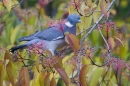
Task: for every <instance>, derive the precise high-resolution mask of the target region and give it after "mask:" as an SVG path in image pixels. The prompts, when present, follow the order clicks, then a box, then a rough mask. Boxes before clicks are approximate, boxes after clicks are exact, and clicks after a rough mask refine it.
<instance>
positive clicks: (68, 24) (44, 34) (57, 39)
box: [10, 14, 81, 56]
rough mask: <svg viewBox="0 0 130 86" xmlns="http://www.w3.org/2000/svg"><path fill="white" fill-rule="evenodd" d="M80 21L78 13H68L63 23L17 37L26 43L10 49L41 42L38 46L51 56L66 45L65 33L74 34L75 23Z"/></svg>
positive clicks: (12, 50) (13, 50) (14, 49)
mask: <svg viewBox="0 0 130 86" xmlns="http://www.w3.org/2000/svg"><path fill="white" fill-rule="evenodd" d="M80 22H81V19H80V16H79V15H78V14H70V15H68V17H67V18H66V21H65V22H64V23H63V24H57V25H55V26H51V27H48V28H47V29H44V30H42V31H38V32H35V33H34V34H31V35H29V36H25V37H22V38H19V39H18V40H19V42H21V41H26V43H24V44H21V45H18V46H15V47H12V48H11V49H10V51H11V52H12V53H14V52H15V51H16V50H18V49H23V48H27V47H29V46H33V44H41V43H42V45H40V48H44V49H45V50H49V51H50V52H51V54H52V56H54V55H55V52H56V50H57V49H59V48H62V47H64V46H66V45H68V44H67V42H66V41H65V33H71V34H73V35H76V24H77V23H80Z"/></svg>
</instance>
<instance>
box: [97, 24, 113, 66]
mask: <svg viewBox="0 0 130 86" xmlns="http://www.w3.org/2000/svg"><path fill="white" fill-rule="evenodd" d="M98 30H99V33H100V34H101V36H102V38H103V40H104V42H105V43H106V45H107V49H108V52H107V56H108V59H107V61H106V62H105V63H104V64H103V65H105V64H107V63H108V62H109V61H110V56H111V55H110V51H111V50H110V46H109V45H108V43H107V40H106V39H105V37H104V36H103V34H102V32H101V30H100V27H99V26H98Z"/></svg>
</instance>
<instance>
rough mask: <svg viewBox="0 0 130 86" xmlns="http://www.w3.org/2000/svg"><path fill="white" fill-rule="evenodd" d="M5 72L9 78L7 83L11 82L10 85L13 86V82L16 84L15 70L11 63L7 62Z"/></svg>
mask: <svg viewBox="0 0 130 86" xmlns="http://www.w3.org/2000/svg"><path fill="white" fill-rule="evenodd" d="M6 72H7V75H8V78H9V81H10V82H11V84H12V85H13V86H14V85H15V82H16V75H15V74H16V68H15V66H14V64H13V63H12V62H9V63H8V64H7V65H6Z"/></svg>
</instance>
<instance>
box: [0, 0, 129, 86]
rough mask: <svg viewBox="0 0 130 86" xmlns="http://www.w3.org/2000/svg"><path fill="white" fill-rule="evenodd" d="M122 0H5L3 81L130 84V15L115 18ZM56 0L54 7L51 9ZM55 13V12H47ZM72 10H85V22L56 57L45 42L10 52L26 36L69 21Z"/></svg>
mask: <svg viewBox="0 0 130 86" xmlns="http://www.w3.org/2000/svg"><path fill="white" fill-rule="evenodd" d="M117 2H118V0H66V1H62V0H61V1H60V0H59V1H58V0H37V1H35V0H34V2H33V1H32V2H31V0H30V1H28V0H27V1H26V0H21V1H20V0H2V1H0V44H1V45H0V86H129V85H130V82H129V81H130V77H129V76H130V62H129V57H130V53H129V49H130V48H129V37H130V35H129V34H128V32H129V29H128V30H127V29H126V28H130V25H129V24H127V21H129V18H128V19H126V20H125V22H124V21H120V20H116V18H114V16H115V14H116V13H115V10H114V7H113V6H115V3H116V4H117ZM128 2H129V1H128ZM121 3H123V4H127V0H126V2H125V1H124V2H123V1H121ZM50 4H51V7H52V8H53V10H54V11H49V10H47V8H49V7H48V6H50ZM112 7H113V8H112ZM54 8H55V9H56V10H55V9H54ZM115 8H116V7H115ZM118 10H119V9H118ZM51 12H52V14H53V17H52V16H51V17H49V16H47V15H49V13H51ZM71 13H75V14H79V15H80V17H81V20H82V23H80V24H78V25H77V26H76V29H77V33H76V35H73V34H70V33H64V35H65V41H66V43H67V44H68V46H65V47H63V48H62V49H59V50H57V52H56V55H55V56H52V54H51V52H50V51H48V50H44V49H40V48H39V47H40V46H41V45H40V44H39V45H36V44H34V45H33V47H31V46H30V47H28V48H27V49H23V50H18V51H16V52H15V53H10V51H9V49H10V48H11V47H13V46H15V45H18V44H20V42H18V39H19V38H20V37H23V36H27V35H29V34H32V33H34V32H36V31H40V30H43V29H45V28H47V27H51V26H55V25H56V24H63V23H64V22H65V18H66V17H67V16H68V15H69V14H71ZM117 15H118V14H117ZM120 22H121V23H120ZM125 23H126V24H125ZM124 24H125V25H124ZM121 25H122V27H121ZM123 25H124V26H123ZM63 28H64V27H62V26H61V30H62V29H63ZM21 44H22V43H21Z"/></svg>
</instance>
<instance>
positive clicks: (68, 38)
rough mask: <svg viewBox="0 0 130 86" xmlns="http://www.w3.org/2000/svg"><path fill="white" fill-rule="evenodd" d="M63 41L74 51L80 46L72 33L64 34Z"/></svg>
mask: <svg viewBox="0 0 130 86" xmlns="http://www.w3.org/2000/svg"><path fill="white" fill-rule="evenodd" d="M65 41H66V42H67V43H68V44H69V45H70V46H71V47H72V48H73V50H74V52H75V51H77V50H78V49H79V48H80V45H79V40H78V38H77V37H76V36H75V35H73V34H66V35H65Z"/></svg>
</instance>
